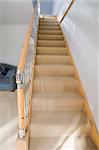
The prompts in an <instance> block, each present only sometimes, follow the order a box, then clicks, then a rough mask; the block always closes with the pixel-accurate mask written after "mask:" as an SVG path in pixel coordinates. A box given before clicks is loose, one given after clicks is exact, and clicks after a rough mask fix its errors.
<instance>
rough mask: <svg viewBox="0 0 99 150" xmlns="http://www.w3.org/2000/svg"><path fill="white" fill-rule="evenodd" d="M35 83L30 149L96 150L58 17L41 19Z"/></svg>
mask: <svg viewBox="0 0 99 150" xmlns="http://www.w3.org/2000/svg"><path fill="white" fill-rule="evenodd" d="M35 62H36V65H35V76H34V81H33V99H32V117H31V127H30V150H96V148H95V146H94V144H93V143H92V141H91V139H90V137H89V136H88V134H87V132H86V131H87V130H88V129H87V125H88V121H87V118H86V116H85V114H84V113H83V112H82V106H83V101H84V98H83V97H82V96H81V95H80V93H79V92H78V90H77V89H78V85H79V81H78V80H77V79H76V77H75V76H74V72H75V68H74V66H73V65H72V63H71V56H70V55H69V50H68V49H67V46H66V42H65V39H64V36H63V33H62V31H61V28H60V25H59V24H58V22H57V20H56V18H55V17H45V18H40V21H39V28H38V40H37V50H36V58H35Z"/></svg>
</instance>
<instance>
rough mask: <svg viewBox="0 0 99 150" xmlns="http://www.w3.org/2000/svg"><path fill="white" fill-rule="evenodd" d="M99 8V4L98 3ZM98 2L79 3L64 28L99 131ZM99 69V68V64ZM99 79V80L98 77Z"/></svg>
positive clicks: (77, 0)
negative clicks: (98, 68)
mask: <svg viewBox="0 0 99 150" xmlns="http://www.w3.org/2000/svg"><path fill="white" fill-rule="evenodd" d="M97 4H99V1H97ZM97 4H96V1H95V0H76V2H75V4H74V5H73V7H72V8H71V10H70V11H69V12H68V14H67V16H66V17H65V19H64V21H63V22H62V24H61V26H62V28H63V30H64V32H65V35H66V39H67V41H68V43H69V46H70V49H71V52H72V55H73V58H74V61H75V64H76V66H77V68H78V71H79V73H80V77H81V80H82V83H83V86H84V89H85V91H86V95H87V98H88V101H89V105H90V108H91V111H92V113H93V116H94V119H95V122H96V124H97V126H98V128H99V121H98V118H99V110H98V109H99V97H98V91H99V89H98V88H97V87H98V83H97V82H98V80H97V75H99V74H97V72H98V70H97V67H98V66H97V60H98V63H99V56H98V54H99V51H98V50H97V27H98V26H97V10H96V8H97V9H99V8H98V7H97ZM98 65H99V64H98ZM98 78H99V77H98Z"/></svg>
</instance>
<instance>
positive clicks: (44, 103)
mask: <svg viewBox="0 0 99 150" xmlns="http://www.w3.org/2000/svg"><path fill="white" fill-rule="evenodd" d="M82 105H83V102H82V99H73V98H71V99H70V98H69V99H68V100H66V99H63V98H61V99H60V100H57V99H54V98H52V99H51V98H50V99H49V100H47V99H46V98H41V99H40V98H34V99H33V100H32V111H54V112H55V111H75V110H81V108H82Z"/></svg>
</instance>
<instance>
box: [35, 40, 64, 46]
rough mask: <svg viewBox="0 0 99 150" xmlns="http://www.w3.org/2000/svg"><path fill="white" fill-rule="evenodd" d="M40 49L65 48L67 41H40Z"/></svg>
mask: <svg viewBox="0 0 99 150" xmlns="http://www.w3.org/2000/svg"><path fill="white" fill-rule="evenodd" d="M37 45H38V46H39V47H65V41H42V40H40V41H38V42H37Z"/></svg>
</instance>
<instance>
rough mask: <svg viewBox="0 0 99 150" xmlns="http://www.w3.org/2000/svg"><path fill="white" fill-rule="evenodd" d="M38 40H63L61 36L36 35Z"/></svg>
mask: <svg viewBox="0 0 99 150" xmlns="http://www.w3.org/2000/svg"><path fill="white" fill-rule="evenodd" d="M38 39H39V40H64V36H63V35H57V36H56V35H39V34H38Z"/></svg>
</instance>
